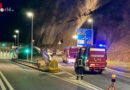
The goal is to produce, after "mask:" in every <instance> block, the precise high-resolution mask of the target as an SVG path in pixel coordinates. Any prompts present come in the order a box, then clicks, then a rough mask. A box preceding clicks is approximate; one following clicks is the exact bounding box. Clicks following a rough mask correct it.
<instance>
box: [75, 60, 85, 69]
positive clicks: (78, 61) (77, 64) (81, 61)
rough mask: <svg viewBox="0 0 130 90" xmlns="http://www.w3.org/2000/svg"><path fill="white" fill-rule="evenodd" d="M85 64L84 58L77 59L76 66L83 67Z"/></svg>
mask: <svg viewBox="0 0 130 90" xmlns="http://www.w3.org/2000/svg"><path fill="white" fill-rule="evenodd" d="M83 66H84V64H83V60H82V59H78V60H77V61H76V67H83Z"/></svg>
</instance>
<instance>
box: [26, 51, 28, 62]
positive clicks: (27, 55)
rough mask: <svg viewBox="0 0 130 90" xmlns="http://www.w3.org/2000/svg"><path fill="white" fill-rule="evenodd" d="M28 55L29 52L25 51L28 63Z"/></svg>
mask: <svg viewBox="0 0 130 90" xmlns="http://www.w3.org/2000/svg"><path fill="white" fill-rule="evenodd" d="M28 53H29V50H28V49H27V50H26V54H27V61H28Z"/></svg>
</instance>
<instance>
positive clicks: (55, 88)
mask: <svg viewBox="0 0 130 90" xmlns="http://www.w3.org/2000/svg"><path fill="white" fill-rule="evenodd" d="M0 72H2V74H3V75H4V76H5V77H6V79H7V80H8V82H9V83H10V85H11V86H12V87H13V88H14V90H89V89H90V88H87V87H82V86H79V85H78V84H76V83H73V82H68V81H67V79H62V76H61V77H60V76H58V75H60V74H52V73H47V72H41V71H38V70H35V69H32V68H29V67H26V66H23V65H20V64H16V63H14V62H11V61H9V60H0ZM63 73H64V72H63ZM63 73H62V74H63ZM64 74H66V73H64ZM65 77H67V78H68V76H65ZM0 78H1V76H0ZM0 86H1V85H0ZM0 89H1V88H0ZM1 90H2V89H1Z"/></svg>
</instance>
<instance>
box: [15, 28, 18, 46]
mask: <svg viewBox="0 0 130 90" xmlns="http://www.w3.org/2000/svg"><path fill="white" fill-rule="evenodd" d="M15 33H16V34H18V37H17V45H18V46H19V30H15Z"/></svg>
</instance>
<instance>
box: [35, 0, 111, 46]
mask: <svg viewBox="0 0 130 90" xmlns="http://www.w3.org/2000/svg"><path fill="white" fill-rule="evenodd" d="M109 1H110V0H105V1H104V0H55V1H52V0H48V1H46V2H44V4H43V5H41V8H39V10H38V11H37V13H38V15H37V17H40V18H39V19H38V22H39V23H41V27H39V25H38V28H36V31H35V34H36V35H35V36H36V43H37V45H38V46H50V47H52V46H53V47H55V46H57V44H58V41H59V40H63V41H64V43H63V45H62V46H63V47H64V46H71V45H72V44H73V41H74V40H73V39H72V36H73V35H74V34H75V32H76V30H77V28H79V27H80V26H81V25H82V24H83V23H84V22H85V20H86V18H87V16H89V15H90V14H91V13H93V11H94V10H96V9H98V8H99V7H102V6H104V5H105V4H107V3H108V2H109Z"/></svg>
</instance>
